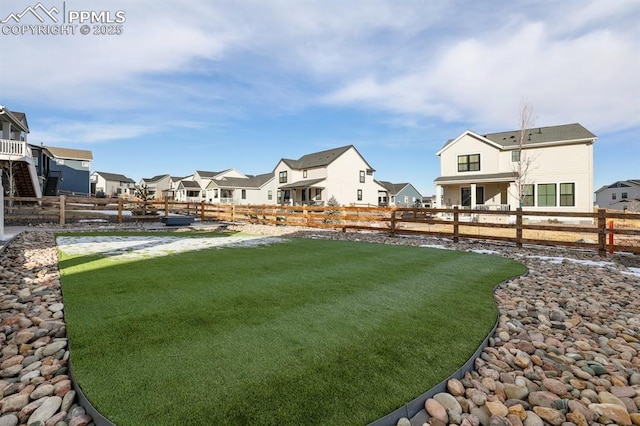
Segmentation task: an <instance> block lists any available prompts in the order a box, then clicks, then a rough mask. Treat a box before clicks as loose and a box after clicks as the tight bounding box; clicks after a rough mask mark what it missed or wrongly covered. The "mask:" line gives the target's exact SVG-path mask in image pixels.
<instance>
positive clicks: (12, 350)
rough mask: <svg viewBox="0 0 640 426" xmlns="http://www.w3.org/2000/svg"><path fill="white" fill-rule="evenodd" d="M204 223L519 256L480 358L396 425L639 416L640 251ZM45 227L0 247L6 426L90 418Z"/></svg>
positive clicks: (467, 425) (0, 361)
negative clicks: (76, 376) (74, 370)
mask: <svg viewBox="0 0 640 426" xmlns="http://www.w3.org/2000/svg"><path fill="white" fill-rule="evenodd" d="M198 226H199V228H201V229H208V228H209V229H220V228H225V229H227V230H231V231H239V232H244V233H249V234H254V235H263V236H270V237H305V238H318V239H336V240H350V241H363V242H364V241H366V242H375V243H384V244H396V245H399V244H402V245H414V246H424V247H438V248H443V249H457V250H471V251H475V252H479V253H487V254H495V255H499V256H505V257H509V258H511V259H514V260H517V261H520V262H522V263H524V264H525V265H526V266H527V267H528V269H529V273H528V274H527V275H526V276H523V277H518V278H516V279H513V280H511V281H509V282H507V283H503V284H501V285H500V286H498V287H497V288H496V291H495V300H496V303H497V306H498V309H499V320H498V326H497V329H496V331H495V333H494V334H493V335H492V336H491V337H490V339H489V346H488V347H487V348H485V349H484V351H483V352H482V354H481V355H480V356H479V357H478V358H477V359H475V361H474V369H473V370H472V371H469V372H467V373H466V374H465V375H464V377H462V378H461V379H451V380H449V381H448V383H447V392H442V393H439V394H436V395H434V396H433V397H432V398H429V399H428V400H427V401H426V402H425V407H424V409H423V410H422V411H420V412H419V413H417V414H416V415H414V416H413V417H412V418H411V419H409V418H400V419H399V420H398V421H397V424H398V425H402V426H409V425H423V424H429V425H432V426H441V425H451V424H455V425H464V426H477V425H496V426H497V425H505V426H507V425H513V426H519V425H525V426H542V425H548V424H550V425H578V426H582V425H599V424H620V425H640V256H633V255H624V254H615V255H608V256H607V257H606V258H601V257H598V256H597V254H596V253H595V252H592V251H581V250H570V249H559V248H553V247H541V246H531V247H524V248H521V249H517V248H515V247H513V246H512V245H509V244H496V243H487V242H480V241H462V242H459V243H455V244H454V243H452V242H451V241H449V240H446V239H436V238H426V237H406V236H395V237H393V236H389V235H387V234H380V233H372V232H346V233H343V232H340V231H329V230H318V229H310V228H293V227H287V226H263V225H236V224H226V225H224V226H222V227H221V226H220V225H219V224H206V223H205V224H199V225H198ZM83 227H86V226H84V225H83ZM67 228H69V227H65V229H67ZM42 229H43V230H42V231H40V232H28V233H23V234H21V235H19V236H18V237H17V238H16V239H15V240H13V241H12V242H11V243H10V244H8V245H7V247H5V249H4V251H3V252H2V253H1V254H0V351H1V357H0V426H7V425H11V426H15V425H19V424H20V425H23V424H24V425H27V424H28V425H38V426H66V425H69V426H83V425H92V424H93V419H91V417H90V416H89V415H88V414H87V413H86V412H85V409H84V408H83V407H81V406H80V405H79V404H78V402H77V400H78V398H77V394H76V391H75V390H74V389H73V386H72V383H71V380H70V378H69V371H68V360H69V351H68V346H67V338H66V327H65V322H64V305H63V301H62V297H61V293H60V276H59V271H58V261H57V251H56V246H55V239H54V234H53V232H51V231H50V230H44V228H42ZM75 229H77V227H76V228H75ZM100 229H113V227H103V228H100ZM426 390H427V389H425V391H426Z"/></svg>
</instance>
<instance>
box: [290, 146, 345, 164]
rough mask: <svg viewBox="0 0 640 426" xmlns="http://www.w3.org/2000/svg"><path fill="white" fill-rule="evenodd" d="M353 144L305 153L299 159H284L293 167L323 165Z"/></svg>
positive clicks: (329, 162) (330, 161)
mask: <svg viewBox="0 0 640 426" xmlns="http://www.w3.org/2000/svg"><path fill="white" fill-rule="evenodd" d="M349 148H354V146H353V145H348V146H342V147H340V148H334V149H328V150H326V151H320V152H314V153H311V154H307V155H303V156H302V157H300V158H299V159H297V160H292V159H289V158H283V159H282V161H284V162H285V163H286V164H287V165H288V166H289V167H291V168H292V169H311V168H314V167H323V166H327V165H329V164H331V163H332V162H333V161H334V160H335V159H336V158H338V157H340V156H341V155H342V154H344V153H345V152H346V151H348V150H349Z"/></svg>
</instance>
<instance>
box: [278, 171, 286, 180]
mask: <svg viewBox="0 0 640 426" xmlns="http://www.w3.org/2000/svg"><path fill="white" fill-rule="evenodd" d="M287 178H288V176H287V171H286V170H283V171H281V172H279V173H278V182H279V183H287Z"/></svg>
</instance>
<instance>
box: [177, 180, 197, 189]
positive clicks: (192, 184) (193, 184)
mask: <svg viewBox="0 0 640 426" xmlns="http://www.w3.org/2000/svg"><path fill="white" fill-rule="evenodd" d="M180 185H182V186H183V187H184V188H194V189H202V188H200V184H199V183H198V182H196V181H195V180H181V181H180Z"/></svg>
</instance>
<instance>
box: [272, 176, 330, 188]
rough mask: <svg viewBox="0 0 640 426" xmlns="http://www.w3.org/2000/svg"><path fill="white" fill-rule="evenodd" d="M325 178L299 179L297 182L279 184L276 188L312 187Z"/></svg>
mask: <svg viewBox="0 0 640 426" xmlns="http://www.w3.org/2000/svg"><path fill="white" fill-rule="evenodd" d="M325 180H326V179H325V178H320V179H307V180H299V181H297V182H291V183H288V184H286V185H282V186H279V187H278V189H293V188H311V187H314V186H315V185H316V184H317V183H320V182H323V181H325Z"/></svg>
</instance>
